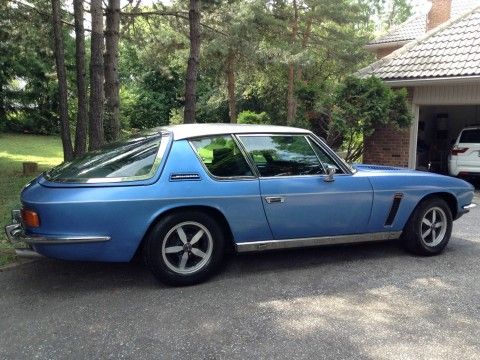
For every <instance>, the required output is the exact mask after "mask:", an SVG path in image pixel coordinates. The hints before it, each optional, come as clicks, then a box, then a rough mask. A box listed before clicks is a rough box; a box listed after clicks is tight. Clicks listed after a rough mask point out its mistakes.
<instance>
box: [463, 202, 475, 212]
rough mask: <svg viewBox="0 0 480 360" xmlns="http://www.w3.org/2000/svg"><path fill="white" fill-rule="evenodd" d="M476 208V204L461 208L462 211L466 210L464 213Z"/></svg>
mask: <svg viewBox="0 0 480 360" xmlns="http://www.w3.org/2000/svg"><path fill="white" fill-rule="evenodd" d="M476 207H477V204H474V203H471V204H469V205H465V206H462V208H463V210H466V211H470V210H472V209H473V208H476Z"/></svg>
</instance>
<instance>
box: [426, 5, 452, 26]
mask: <svg viewBox="0 0 480 360" xmlns="http://www.w3.org/2000/svg"><path fill="white" fill-rule="evenodd" d="M451 10H452V0H432V8H431V9H430V12H429V13H428V16H427V31H429V30H432V29H434V28H436V27H437V26H438V25H440V24H443V23H444V22H445V21H448V20H449V19H450V13H451Z"/></svg>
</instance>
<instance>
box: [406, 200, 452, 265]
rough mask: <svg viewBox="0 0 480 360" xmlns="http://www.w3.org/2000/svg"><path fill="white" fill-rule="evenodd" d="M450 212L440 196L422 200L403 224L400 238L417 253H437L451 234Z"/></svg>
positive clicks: (446, 242) (409, 248)
mask: <svg viewBox="0 0 480 360" xmlns="http://www.w3.org/2000/svg"><path fill="white" fill-rule="evenodd" d="M452 224H453V220H452V212H451V210H450V207H449V206H448V204H447V203H446V202H445V201H444V200H443V199H440V198H437V197H435V198H429V199H426V200H424V201H422V202H421V203H420V204H419V205H418V206H417V208H416V209H415V210H414V212H413V214H412V215H411V217H410V219H409V220H408V222H407V225H406V226H405V229H404V230H403V234H402V240H403V243H404V245H405V247H406V249H407V250H408V251H410V252H412V253H415V254H418V255H426V256H428V255H437V254H439V253H441V252H442V251H443V249H445V247H446V246H447V244H448V241H449V240H450V236H451V234H452Z"/></svg>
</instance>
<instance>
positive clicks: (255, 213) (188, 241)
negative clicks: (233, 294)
mask: <svg viewBox="0 0 480 360" xmlns="http://www.w3.org/2000/svg"><path fill="white" fill-rule="evenodd" d="M472 199H473V187H472V186H471V185H470V184H469V183H467V182H465V181H463V180H459V179H456V178H452V177H447V176H441V175H436V174H432V173H425V172H419V171H413V170H408V169H403V168H395V167H386V166H376V165H355V166H353V167H352V166H349V165H348V164H346V163H345V162H344V161H343V160H342V159H340V158H339V157H338V156H337V155H336V154H335V153H334V152H333V151H332V150H331V149H330V148H329V147H328V146H327V145H326V144H325V143H324V142H323V141H322V140H321V139H320V138H319V137H317V136H316V135H314V134H313V133H311V132H310V131H307V130H303V129H297V128H290V127H280V126H262V125H228V124H201V125H200V124H198V125H178V126H167V127H162V128H159V129H155V130H152V131H149V132H148V133H144V134H141V135H137V136H136V137H132V138H131V139H129V140H125V141H120V142H118V143H114V144H110V145H108V146H106V147H105V148H103V149H102V150H99V151H94V152H90V153H88V154H87V155H86V156H84V157H82V158H81V159H77V160H74V161H72V162H67V163H63V164H61V165H60V166H58V167H56V168H54V169H52V170H50V171H48V172H46V173H45V174H42V175H41V176H39V177H38V178H37V179H35V180H33V181H31V182H30V183H29V184H28V185H26V187H25V188H24V189H23V191H22V194H21V201H22V205H23V208H22V210H14V211H13V223H12V224H11V225H8V226H7V227H6V232H7V236H8V237H9V239H10V240H11V241H12V242H23V243H27V244H28V245H29V246H30V250H27V251H25V250H23V251H21V252H22V253H23V254H25V253H27V254H33V253H35V254H41V255H45V256H48V257H53V258H59V259H66V260H82V261H84V260H88V261H112V262H113V261H130V260H131V259H132V258H133V257H134V256H135V255H136V254H138V253H142V254H143V257H144V259H145V261H146V264H147V265H148V267H149V268H150V269H151V270H152V272H153V274H154V275H155V276H156V277H157V278H158V279H160V280H161V281H163V282H165V283H168V284H173V285H187V284H193V283H198V282H200V281H202V280H205V279H206V278H207V277H209V276H210V275H212V274H213V273H214V272H215V270H216V269H217V267H218V265H219V264H220V263H221V261H222V258H223V255H224V253H225V251H227V250H228V249H229V248H230V249H235V250H236V251H238V252H244V251H262V250H273V249H285V248H294V247H306V246H317V245H327V244H340V243H342V244H343V243H353V242H363V241H377V240H386V239H400V241H401V243H402V244H403V245H404V246H405V248H406V249H407V250H409V251H411V252H413V253H416V254H421V255H435V254H438V253H440V252H441V251H442V250H443V249H444V248H445V246H446V245H447V243H448V241H449V239H450V235H451V232H452V222H453V220H455V219H458V218H459V217H460V216H462V215H463V214H465V213H466V212H468V211H469V209H470V208H472V207H474V206H475V205H474V204H472Z"/></svg>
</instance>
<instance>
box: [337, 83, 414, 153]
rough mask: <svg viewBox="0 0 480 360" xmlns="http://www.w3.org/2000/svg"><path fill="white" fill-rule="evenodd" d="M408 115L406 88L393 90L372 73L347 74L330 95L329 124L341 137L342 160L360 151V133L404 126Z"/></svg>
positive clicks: (362, 135)
mask: <svg viewBox="0 0 480 360" xmlns="http://www.w3.org/2000/svg"><path fill="white" fill-rule="evenodd" d="M411 121H412V115H411V113H410V111H409V110H408V107H407V91H406V90H405V89H402V90H398V91H396V90H393V89H391V88H390V87H388V86H387V85H386V84H385V83H384V82H383V81H382V80H380V79H378V78H376V77H369V78H365V79H361V78H357V77H353V76H352V77H348V78H347V79H346V80H345V82H344V83H343V84H341V85H340V86H338V89H337V91H336V94H335V96H334V107H333V111H332V128H333V129H334V130H336V131H337V132H339V133H341V134H342V135H343V137H344V139H345V143H344V147H345V149H344V150H345V151H346V152H347V155H346V160H347V161H354V160H357V159H358V158H359V157H360V156H361V155H362V152H363V137H364V136H369V135H371V134H372V133H373V132H374V131H375V129H376V128H377V127H379V126H382V125H392V126H397V127H400V128H405V127H408V126H409V125H410V123H411Z"/></svg>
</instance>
